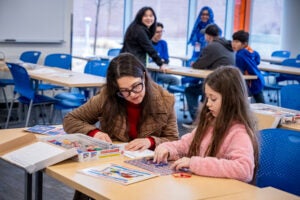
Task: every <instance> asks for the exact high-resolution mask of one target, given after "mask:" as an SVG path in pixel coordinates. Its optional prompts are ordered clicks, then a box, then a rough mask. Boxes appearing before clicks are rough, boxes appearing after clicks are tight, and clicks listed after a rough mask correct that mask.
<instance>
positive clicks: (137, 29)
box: [121, 7, 164, 69]
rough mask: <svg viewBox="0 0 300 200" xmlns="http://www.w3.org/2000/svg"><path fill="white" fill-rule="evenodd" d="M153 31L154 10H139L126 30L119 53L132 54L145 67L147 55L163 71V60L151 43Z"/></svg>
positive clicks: (144, 8)
mask: <svg viewBox="0 0 300 200" xmlns="http://www.w3.org/2000/svg"><path fill="white" fill-rule="evenodd" d="M155 30H156V15H155V12H154V10H153V9H152V8H151V7H143V8H141V9H140V10H139V11H138V13H137V14H136V16H135V18H134V21H133V22H132V23H131V24H130V25H129V27H128V28H127V30H126V33H125V37H124V42H123V48H122V49H121V53H124V52H129V53H132V54H133V55H135V56H136V57H137V58H138V59H139V60H140V61H141V62H142V63H143V64H144V65H145V66H146V65H147V62H146V61H147V54H148V55H149V56H150V57H151V58H152V60H153V61H154V62H155V63H156V64H157V65H158V66H159V67H160V68H161V69H164V65H163V64H164V62H163V59H161V57H159V55H158V54H157V51H156V50H155V49H154V48H153V46H152V42H151V39H152V37H153V36H154V33H155Z"/></svg>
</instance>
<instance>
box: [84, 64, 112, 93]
mask: <svg viewBox="0 0 300 200" xmlns="http://www.w3.org/2000/svg"><path fill="white" fill-rule="evenodd" d="M108 66H109V60H106V59H103V60H90V61H88V62H87V63H86V65H85V67H84V73H86V74H92V75H96V76H101V77H106V72H107V69H108ZM93 93H95V91H94V92H93ZM84 94H85V97H86V98H87V99H88V97H89V96H90V90H89V89H85V90H84Z"/></svg>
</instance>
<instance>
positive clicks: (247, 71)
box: [232, 30, 265, 103]
mask: <svg viewBox="0 0 300 200" xmlns="http://www.w3.org/2000/svg"><path fill="white" fill-rule="evenodd" d="M248 42H249V33H248V32H246V31H243V30H240V31H237V32H235V33H234V34H233V35H232V48H233V50H234V51H236V55H235V65H236V66H237V67H238V68H239V69H240V70H241V72H242V73H243V74H244V75H255V76H257V79H255V80H249V81H247V86H248V92H249V96H253V98H254V100H255V102H256V103H265V100H264V95H263V88H264V85H265V81H264V77H263V75H262V74H261V72H260V70H259V69H258V65H259V64H260V55H259V53H258V52H256V51H254V50H253V49H252V48H251V47H250V46H249V45H248Z"/></svg>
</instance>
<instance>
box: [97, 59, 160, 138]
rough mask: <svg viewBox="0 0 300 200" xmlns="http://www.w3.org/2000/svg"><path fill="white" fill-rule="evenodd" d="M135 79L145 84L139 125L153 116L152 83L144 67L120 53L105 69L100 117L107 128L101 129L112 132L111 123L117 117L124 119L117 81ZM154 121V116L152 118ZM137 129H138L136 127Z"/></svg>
mask: <svg viewBox="0 0 300 200" xmlns="http://www.w3.org/2000/svg"><path fill="white" fill-rule="evenodd" d="M125 76H129V77H135V78H141V79H142V80H144V84H145V88H144V89H145V96H144V99H143V101H142V103H141V106H142V111H141V117H140V120H139V124H141V123H142V122H143V121H144V119H145V118H146V116H149V115H153V114H152V113H156V112H153V110H155V109H156V106H155V105H153V101H152V100H151V97H152V86H153V81H152V79H151V78H150V76H149V75H148V72H147V70H146V68H145V66H144V65H143V64H142V63H141V62H140V61H139V60H138V59H137V58H136V57H135V56H134V55H132V54H130V53H121V54H119V56H117V57H115V58H114V59H112V60H111V62H110V64H109V67H108V69H107V76H106V81H107V83H106V87H104V88H103V89H104V90H105V92H104V94H106V95H107V97H106V99H105V103H104V104H103V106H102V109H101V110H102V112H103V113H102V116H105V117H104V119H103V121H105V123H103V124H107V127H101V128H103V130H105V131H106V132H108V133H111V132H112V131H113V128H114V126H113V122H114V120H115V119H116V118H117V117H120V116H121V117H126V102H127V101H126V100H125V99H124V98H122V97H119V96H118V95H117V92H118V91H119V86H118V83H117V80H118V79H120V78H122V77H125ZM153 117H154V119H156V118H155V116H153ZM138 128H139V127H138Z"/></svg>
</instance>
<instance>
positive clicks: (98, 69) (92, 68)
mask: <svg viewBox="0 0 300 200" xmlns="http://www.w3.org/2000/svg"><path fill="white" fill-rule="evenodd" d="M108 65H109V61H108V60H90V61H88V62H87V63H86V65H85V68H84V73H87V74H93V75H96V76H102V77H106V72H107V68H108Z"/></svg>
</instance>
